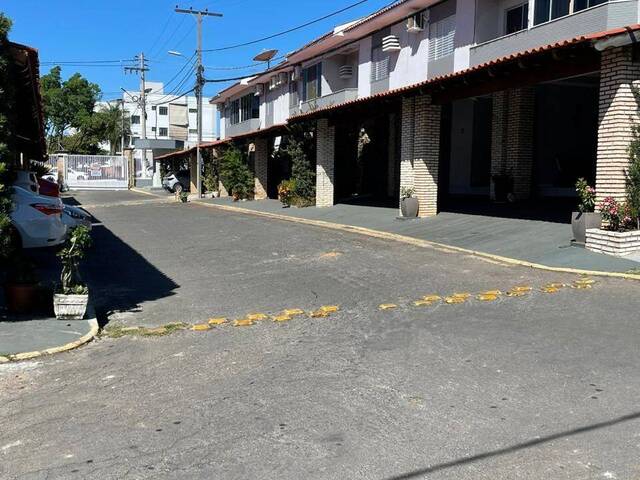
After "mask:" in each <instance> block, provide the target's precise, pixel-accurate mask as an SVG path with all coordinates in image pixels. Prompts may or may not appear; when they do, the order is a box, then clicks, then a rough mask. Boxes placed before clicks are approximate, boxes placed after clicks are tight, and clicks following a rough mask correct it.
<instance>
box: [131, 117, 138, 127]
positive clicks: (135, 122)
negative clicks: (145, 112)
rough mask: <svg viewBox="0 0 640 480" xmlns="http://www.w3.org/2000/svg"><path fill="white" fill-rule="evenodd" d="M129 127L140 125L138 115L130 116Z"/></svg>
mask: <svg viewBox="0 0 640 480" xmlns="http://www.w3.org/2000/svg"><path fill="white" fill-rule="evenodd" d="M131 125H140V115H131Z"/></svg>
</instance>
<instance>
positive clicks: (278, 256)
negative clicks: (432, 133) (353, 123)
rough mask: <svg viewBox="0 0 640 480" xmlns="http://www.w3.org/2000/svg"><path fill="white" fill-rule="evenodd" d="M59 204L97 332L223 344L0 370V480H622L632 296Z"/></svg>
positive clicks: (126, 340)
mask: <svg viewBox="0 0 640 480" xmlns="http://www.w3.org/2000/svg"><path fill="white" fill-rule="evenodd" d="M75 201H76V202H77V203H81V204H84V205H89V207H88V209H89V210H90V211H91V212H92V213H93V214H94V216H95V218H96V220H97V221H98V222H100V224H99V225H97V226H95V227H94V239H95V245H94V248H93V250H92V252H91V255H90V258H89V260H88V262H87V269H86V275H87V278H88V280H89V284H90V286H91V289H92V292H93V293H92V294H93V295H94V299H95V303H96V308H97V310H98V313H99V317H100V319H101V320H102V322H103V323H105V324H106V330H107V331H109V329H114V328H120V329H122V328H123V327H124V328H125V329H127V328H129V327H135V326H147V327H157V326H160V325H165V324H167V323H171V322H185V323H188V324H198V323H206V322H207V320H208V319H210V318H215V317H226V318H227V319H228V320H229V322H228V323H225V324H223V325H220V326H216V327H215V328H212V329H211V330H208V331H202V332H200V331H191V330H189V329H185V330H180V331H176V332H174V333H171V334H169V335H165V336H141V335H128V334H125V335H124V336H122V337H120V338H113V336H109V335H104V336H103V337H101V338H100V339H98V340H96V341H95V342H93V343H92V344H90V345H88V346H86V347H84V348H82V349H80V350H76V351H73V352H70V353H65V354H60V355H58V356H54V357H44V358H43V359H41V360H39V361H33V362H23V363H17V364H8V365H4V366H0V422H1V424H2V429H0V459H1V461H0V478H2V479H4V478H7V479H14V478H15V479H45V478H46V479H58V478H64V479H66V478H70V479H73V478H78V479H80V478H82V479H140V478H150V479H158V478H162V479H165V478H167V479H186V478H189V479H191V478H195V479H212V478H216V479H218V478H219V479H254V478H255V479H258V478H260V479H272V478H273V479H380V480H393V479H397V480H399V479H414V478H415V479H421V478H429V479H431V478H435V479H514V478H522V479H549V478H553V479H600V478H602V479H607V478H609V479H611V478H614V479H616V478H617V479H634V478H640V460H639V458H640V452H639V450H640V407H638V402H637V399H638V398H640V371H639V370H638V368H637V366H638V364H639V361H640V350H639V349H638V347H637V346H638V344H639V342H640V330H639V329H638V325H637V323H638V311H639V307H640V299H639V298H638V294H637V292H638V288H639V285H638V284H637V283H633V282H631V281H625V280H616V279H605V278H596V279H594V280H595V283H594V284H593V285H590V284H586V286H587V287H592V288H571V286H572V285H573V286H574V287H575V286H578V285H585V284H580V283H578V284H576V283H574V282H575V281H576V280H579V279H578V277H577V276H576V275H570V274H555V273H551V272H544V271H539V270H532V269H525V268H520V267H509V266H505V265H501V264H499V263H495V262H488V261H486V260H480V259H477V258H475V257H471V256H464V255H460V254H452V253H448V252H444V251H441V250H434V249H426V248H419V247H415V246H411V245H406V244H400V243H393V242H388V241H382V240H378V239H373V238H368V237H364V236H358V235H354V234H347V233H341V232H336V231H331V230H325V229H321V228H316V227H310V226H303V225H297V224H294V223H290V222H280V221H275V220H266V219H262V218H258V217H252V216H243V215H239V214H233V213H229V212H222V211H219V210H216V209H214V208H211V207H207V206H202V205H195V204H188V205H180V204H176V203H168V202H164V201H162V200H158V199H155V198H154V197H150V196H143V195H139V194H134V193H128V192H122V193H118V194H116V195H113V194H109V193H89V192H87V193H80V194H77V195H76V196H75ZM551 283H553V284H558V285H556V286H550V285H549V284H551ZM516 286H520V287H523V288H521V292H518V291H517V290H514V287H516ZM545 286H546V287H547V288H546V292H545V291H543V287H545ZM524 287H531V291H528V289H527V288H524ZM493 290H499V291H501V292H502V293H503V294H500V295H497V299H495V300H493V294H491V293H486V295H485V297H481V298H485V299H487V300H489V301H482V300H480V299H478V298H476V295H477V294H479V293H482V292H490V291H493ZM507 291H510V292H512V293H513V296H507V295H506V294H504V293H505V292H507ZM463 293H469V294H471V296H470V297H469V298H465V296H463V295H459V296H457V297H455V296H454V295H455V294H463ZM429 295H438V296H440V297H443V298H445V297H446V298H447V299H449V300H451V302H452V304H447V303H445V302H444V301H442V300H434V301H433V304H427V303H429V302H418V303H419V305H416V304H415V303H414V302H416V301H417V300H419V299H420V298H421V297H424V296H429ZM456 299H463V300H456ZM458 301H461V303H454V302H458ZM323 306H339V310H338V311H337V312H331V313H330V314H327V315H328V316H325V317H319V318H310V317H309V316H308V315H295V316H293V317H292V319H291V320H290V321H286V322H282V323H280V322H272V321H271V320H262V321H257V322H255V323H254V324H253V325H250V326H245V327H240V326H238V327H234V326H233V323H232V322H233V320H234V319H240V318H244V317H246V316H247V315H248V314H251V313H264V314H266V315H269V316H273V315H277V314H278V313H279V312H282V311H283V310H285V309H302V310H304V311H306V312H309V311H317V310H318V309H320V308H321V307H323ZM381 306H383V307H382V308H381ZM130 331H134V330H130Z"/></svg>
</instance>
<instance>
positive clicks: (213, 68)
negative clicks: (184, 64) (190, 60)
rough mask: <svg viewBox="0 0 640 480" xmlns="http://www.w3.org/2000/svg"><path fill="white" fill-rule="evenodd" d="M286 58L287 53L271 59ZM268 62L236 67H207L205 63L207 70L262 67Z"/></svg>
mask: <svg viewBox="0 0 640 480" xmlns="http://www.w3.org/2000/svg"><path fill="white" fill-rule="evenodd" d="M284 58H286V55H281V56H279V57H276V58H272V59H271V61H272V62H273V61H275V60H282V59H284ZM266 63H268V62H259V63H253V64H251V65H238V66H234V67H207V66H206V65H205V67H204V68H205V69H207V70H245V69H247V68H255V67H262V66H264V65H265V64H266Z"/></svg>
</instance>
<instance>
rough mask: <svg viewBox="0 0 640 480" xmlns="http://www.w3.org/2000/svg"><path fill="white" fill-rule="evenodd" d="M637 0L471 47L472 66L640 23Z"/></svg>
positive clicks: (625, 0)
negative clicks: (574, 38)
mask: <svg viewBox="0 0 640 480" xmlns="http://www.w3.org/2000/svg"><path fill="white" fill-rule="evenodd" d="M637 9H638V2H637V0H622V1H614V2H609V3H603V4H601V5H597V6H595V7H591V8H588V9H586V10H582V11H580V12H576V13H573V14H571V15H567V16H564V17H560V18H556V19H554V20H551V21H549V22H545V23H542V24H540V25H535V26H533V27H530V28H528V29H526V30H521V31H519V32H516V33H512V34H510V35H505V36H503V37H498V38H494V39H493V40H489V41H487V42H484V43H481V44H478V45H476V46H474V47H471V52H470V58H469V66H470V67H475V66H477V65H481V64H483V63H486V62H489V61H491V60H495V59H497V58H501V57H505V56H508V55H512V54H514V53H519V52H522V51H525V50H529V49H532V48H536V47H540V46H543V45H549V44H552V43H556V42H559V41H562V40H567V39H570V38H573V37H578V36H580V35H586V34H589V33H596V32H603V31H606V30H609V29H612V28H616V27H622V26H626V25H633V24H636V23H638V21H637V15H638V12H637Z"/></svg>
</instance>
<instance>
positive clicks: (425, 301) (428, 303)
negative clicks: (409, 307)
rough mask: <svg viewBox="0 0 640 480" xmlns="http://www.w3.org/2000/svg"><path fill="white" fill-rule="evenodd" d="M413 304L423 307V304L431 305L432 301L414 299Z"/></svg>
mask: <svg viewBox="0 0 640 480" xmlns="http://www.w3.org/2000/svg"><path fill="white" fill-rule="evenodd" d="M413 304H414V305H415V306H416V307H424V306H428V305H433V302H431V301H429V300H424V299H422V300H416V301H415V302H413Z"/></svg>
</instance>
